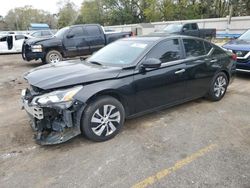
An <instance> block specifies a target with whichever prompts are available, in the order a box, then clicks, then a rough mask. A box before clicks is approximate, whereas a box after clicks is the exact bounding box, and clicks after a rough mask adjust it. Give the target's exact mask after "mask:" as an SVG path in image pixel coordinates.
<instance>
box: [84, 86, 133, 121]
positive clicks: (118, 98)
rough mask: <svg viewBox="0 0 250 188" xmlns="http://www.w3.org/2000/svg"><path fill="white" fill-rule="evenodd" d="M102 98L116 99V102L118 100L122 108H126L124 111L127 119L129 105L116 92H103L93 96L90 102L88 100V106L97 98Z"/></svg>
mask: <svg viewBox="0 0 250 188" xmlns="http://www.w3.org/2000/svg"><path fill="white" fill-rule="evenodd" d="M100 96H111V97H114V98H115V99H116V100H118V101H119V102H120V103H121V104H122V106H123V107H124V110H125V117H126V116H127V115H129V108H128V104H127V102H126V100H125V99H124V98H123V97H122V96H121V95H119V94H118V93H116V92H114V91H101V92H99V93H96V94H95V95H93V96H92V97H90V98H89V99H88V100H87V102H86V103H87V104H89V103H91V102H92V101H94V100H95V99H96V98H98V97H100Z"/></svg>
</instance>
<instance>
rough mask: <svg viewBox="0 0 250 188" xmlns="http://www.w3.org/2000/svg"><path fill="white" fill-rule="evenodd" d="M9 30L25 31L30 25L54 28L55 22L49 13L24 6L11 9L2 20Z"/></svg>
mask: <svg viewBox="0 0 250 188" xmlns="http://www.w3.org/2000/svg"><path fill="white" fill-rule="evenodd" d="M4 20H5V22H6V23H7V25H8V28H9V29H10V30H27V29H28V27H29V25H30V23H47V24H49V26H50V27H51V28H55V26H56V20H55V18H54V17H53V15H51V14H50V13H48V12H46V11H43V10H39V9H35V8H33V7H32V6H24V7H20V8H15V9H12V10H10V11H9V12H8V14H7V15H6V16H5V18H4Z"/></svg>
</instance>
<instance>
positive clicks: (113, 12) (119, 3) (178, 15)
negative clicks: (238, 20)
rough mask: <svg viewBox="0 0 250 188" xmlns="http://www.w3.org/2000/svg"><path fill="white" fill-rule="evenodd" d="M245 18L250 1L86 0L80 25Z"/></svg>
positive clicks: (248, 11)
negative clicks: (229, 16)
mask: <svg viewBox="0 0 250 188" xmlns="http://www.w3.org/2000/svg"><path fill="white" fill-rule="evenodd" d="M231 6H233V12H232V16H245V15H249V14H250V1H249V0H239V1H237V0H137V1H136V0H85V1H83V3H82V7H81V12H80V15H79V17H78V21H77V23H79V22H81V23H100V24H104V25H118V24H130V23H138V22H154V21H163V20H166V21H168V20H185V19H200V18H213V17H225V16H227V15H229V14H230V7H231Z"/></svg>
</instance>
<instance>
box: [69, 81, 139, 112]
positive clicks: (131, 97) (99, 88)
mask: <svg viewBox="0 0 250 188" xmlns="http://www.w3.org/2000/svg"><path fill="white" fill-rule="evenodd" d="M132 81H133V77H126V78H122V79H121V78H118V79H112V80H105V81H101V82H96V83H91V84H88V85H85V86H84V87H83V89H81V90H80V91H79V92H78V93H77V94H76V95H75V96H74V98H75V99H76V100H79V101H81V102H83V103H85V104H86V103H88V101H89V100H90V99H92V98H93V97H94V96H97V95H105V94H107V95H111V96H112V94H114V95H118V96H119V97H120V98H121V99H122V100H123V101H121V102H123V103H125V104H126V107H125V108H129V112H130V113H133V112H134V105H133V104H135V103H134V102H135V90H134V88H133V84H132V83H131V82H132ZM126 83H127V84H126Z"/></svg>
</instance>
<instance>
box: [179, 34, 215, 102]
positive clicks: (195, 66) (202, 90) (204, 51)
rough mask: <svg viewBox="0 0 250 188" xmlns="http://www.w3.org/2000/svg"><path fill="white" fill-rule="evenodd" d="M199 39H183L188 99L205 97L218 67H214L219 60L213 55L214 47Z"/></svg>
mask: <svg viewBox="0 0 250 188" xmlns="http://www.w3.org/2000/svg"><path fill="white" fill-rule="evenodd" d="M205 43H206V46H205V45H204V41H203V40H199V39H188V38H184V39H183V44H184V45H183V46H184V49H185V56H186V60H185V61H186V73H187V76H188V79H187V92H186V96H185V98H186V99H192V98H197V97H201V96H204V95H205V94H206V92H207V91H208V88H209V84H210V81H211V79H212V77H213V75H214V72H215V71H216V70H217V68H218V67H216V66H212V65H214V63H216V62H217V61H218V60H216V59H214V58H213V57H212V56H211V55H210V54H211V49H212V46H211V45H210V46H209V43H207V42H205Z"/></svg>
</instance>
